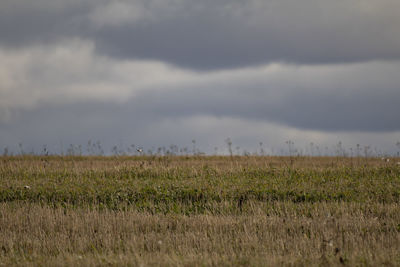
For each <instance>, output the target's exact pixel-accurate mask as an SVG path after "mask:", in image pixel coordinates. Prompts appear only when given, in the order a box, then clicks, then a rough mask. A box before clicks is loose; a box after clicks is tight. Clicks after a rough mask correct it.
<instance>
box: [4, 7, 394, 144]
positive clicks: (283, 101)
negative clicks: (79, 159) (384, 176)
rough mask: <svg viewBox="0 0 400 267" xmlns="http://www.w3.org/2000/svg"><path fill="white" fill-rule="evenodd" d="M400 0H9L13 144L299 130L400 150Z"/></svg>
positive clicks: (178, 139)
mask: <svg viewBox="0 0 400 267" xmlns="http://www.w3.org/2000/svg"><path fill="white" fill-rule="evenodd" d="M399 8H400V3H399V2H398V1H395V0H382V1H374V0H366V1H351V2H349V1H321V0H305V1H294V0H280V1H278V0H271V1H261V0H250V1H246V2H243V1H237V0H234V1H228V0H214V1H212V0H207V1H194V0H136V1H127V0H120V1H111V0H110V1H107V0H85V1H78V0H72V1H63V0H37V1H27V0H3V1H1V3H0V137H1V138H0V148H1V147H4V146H8V145H9V144H17V143H19V142H22V143H24V144H26V145H27V146H28V147H29V146H32V147H35V148H38V146H40V144H45V143H46V144H52V146H53V148H54V149H55V148H56V147H59V145H60V142H63V143H64V144H65V145H66V144H68V143H74V144H84V143H85V142H86V141H87V140H89V139H92V140H97V139H98V140H101V141H102V142H103V143H104V144H105V145H108V146H112V145H113V144H115V143H119V142H122V143H125V144H128V143H136V144H142V145H145V146H147V147H151V146H160V145H168V144H170V143H174V144H178V145H188V144H189V145H190V143H191V140H192V139H193V138H194V139H196V140H198V142H199V145H202V146H203V147H208V148H207V149H208V151H212V150H213V147H214V146H221V145H222V146H223V143H224V141H223V140H224V139H225V138H226V137H231V138H232V139H233V141H234V142H235V143H237V144H238V145H240V146H244V147H253V148H256V147H257V144H258V142H259V141H263V142H265V143H266V144H267V143H268V144H269V145H270V146H271V147H272V146H274V145H271V144H281V146H284V142H285V141H286V140H289V139H290V140H295V141H296V142H297V143H300V144H301V145H302V146H305V145H306V144H308V142H315V143H320V144H329V145H334V144H335V143H337V142H338V141H339V140H341V141H343V142H345V143H346V144H348V145H353V146H354V145H355V144H356V143H362V144H376V145H379V146H382V147H384V148H385V149H387V150H392V151H393V148H392V146H393V144H394V143H395V142H397V141H399V140H398V139H399V131H400V123H399V120H398V114H399V113H400V108H399V106H400V105H398V102H399V99H400V88H399V84H400V76H399V75H398V74H399V73H400V27H398V25H400V18H399V16H398V14H397V13H398V12H397V10H399Z"/></svg>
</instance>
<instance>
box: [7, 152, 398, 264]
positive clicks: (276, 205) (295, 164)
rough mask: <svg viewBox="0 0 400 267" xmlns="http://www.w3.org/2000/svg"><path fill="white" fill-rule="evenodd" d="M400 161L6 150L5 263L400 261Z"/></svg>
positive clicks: (388, 262) (349, 262)
mask: <svg viewBox="0 0 400 267" xmlns="http://www.w3.org/2000/svg"><path fill="white" fill-rule="evenodd" d="M399 161H400V159H396V158H391V159H390V161H389V162H387V161H386V160H385V161H383V160H381V159H378V158H340V157H256V156H251V157H211V156H209V157H196V156H188V157H186V156H180V157H178V156H174V157H139V156H137V157H57V156H47V157H38V156H21V157H0V265H3V266H10V265H34V266H36V265H50V266H71V265H77V266H98V265H104V266H113V265H115V266H121V265H122V266H139V265H143V266H148V265H150V266H154V265H156V266H158V265H160V266H168V265H170V266H204V265H206V266H208V265H214V266H231V265H243V266H248V265H252V266H266V265H267V266H273V265H295V266H309V265H324V266H325V265H333V266H335V265H349V266H355V265H359V266H365V265H371V266H378V265H388V266H400V164H398V162H399Z"/></svg>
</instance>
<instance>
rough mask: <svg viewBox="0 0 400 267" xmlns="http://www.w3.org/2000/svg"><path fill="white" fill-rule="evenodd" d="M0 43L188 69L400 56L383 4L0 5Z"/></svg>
mask: <svg viewBox="0 0 400 267" xmlns="http://www.w3.org/2000/svg"><path fill="white" fill-rule="evenodd" d="M0 7H1V8H0V10H1V11H0V33H1V36H2V38H1V39H0V43H3V44H8V45H13V46H15V45H18V46H24V45H29V44H30V43H31V42H49V41H54V40H58V39H60V38H65V37H71V36H75V37H79V38H84V39H85V38H89V39H92V40H94V42H95V44H96V48H97V50H98V52H100V53H103V54H106V55H109V56H113V57H119V58H121V59H125V58H133V59H151V60H158V61H164V62H168V63H171V64H176V65H179V66H181V67H186V68H192V69H202V70H205V69H221V68H237V67H243V66H250V65H259V64H266V63H268V62H274V61H284V62H291V63H299V64H310V63H318V64H320V63H344V62H361V61H369V60H393V59H399V58H400V48H399V47H400V29H399V27H398V25H399V24H400V18H399V16H398V15H397V12H396V11H397V10H399V8H400V3H399V2H398V1H395V0H383V1H374V0H368V1H352V2H348V1H320V0H319V1H317V0H306V1H293V0H283V1H282V0H280V1H277V0H271V1H259V0H252V1H246V2H242V1H228V0H218V1H201V2H199V1H194V0H168V1H160V0H151V1H149V0H146V1H144V0H136V1H97V0H96V1H94V0H86V1H68V2H65V1H60V0H58V1H50V0H40V1H34V2H32V1H23V0H16V1H10V0H6V1H2V3H1V4H0Z"/></svg>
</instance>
